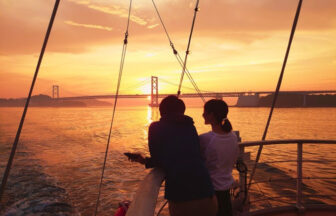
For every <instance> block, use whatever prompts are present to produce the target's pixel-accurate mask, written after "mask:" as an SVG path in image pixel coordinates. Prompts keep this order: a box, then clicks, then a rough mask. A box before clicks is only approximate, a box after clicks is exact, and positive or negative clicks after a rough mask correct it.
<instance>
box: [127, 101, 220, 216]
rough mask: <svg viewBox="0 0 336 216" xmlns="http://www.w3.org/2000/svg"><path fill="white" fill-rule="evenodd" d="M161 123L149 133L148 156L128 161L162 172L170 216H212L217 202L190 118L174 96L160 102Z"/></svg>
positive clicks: (151, 128) (154, 126)
mask: <svg viewBox="0 0 336 216" xmlns="http://www.w3.org/2000/svg"><path fill="white" fill-rule="evenodd" d="M159 109H160V115H161V119H160V121H157V122H153V123H152V124H151V125H150V126H149V130H148V146H149V152H150V155H151V157H150V158H143V157H142V156H140V155H138V156H139V157H136V159H131V160H133V161H137V162H140V163H143V164H145V165H146V167H147V168H150V167H159V168H161V169H162V170H163V171H164V172H165V175H166V177H165V198H166V199H167V200H168V204H169V212H170V215H171V216H198V215H199V216H205V215H206V216H215V215H216V211H217V203H216V199H215V196H214V194H215V193H214V189H213V186H212V183H211V179H210V176H209V173H208V171H207V169H206V167H205V165H204V162H203V160H202V157H201V152H200V143H199V138H198V134H197V131H196V128H195V126H194V122H193V119H192V118H190V117H189V116H186V115H184V111H185V105H184V103H183V101H182V100H181V99H178V98H177V97H176V96H173V95H171V96H168V97H166V98H164V99H163V100H162V102H161V103H160V107H159Z"/></svg>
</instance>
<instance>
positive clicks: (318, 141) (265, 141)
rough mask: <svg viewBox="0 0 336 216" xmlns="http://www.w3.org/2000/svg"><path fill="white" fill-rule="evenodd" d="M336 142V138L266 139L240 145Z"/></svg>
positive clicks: (240, 144)
mask: <svg viewBox="0 0 336 216" xmlns="http://www.w3.org/2000/svg"><path fill="white" fill-rule="evenodd" d="M296 143H306V144H316V143H321V144H336V140H311V139H288V140H264V141H249V142H241V143H239V146H240V147H249V146H259V145H273V144H296Z"/></svg>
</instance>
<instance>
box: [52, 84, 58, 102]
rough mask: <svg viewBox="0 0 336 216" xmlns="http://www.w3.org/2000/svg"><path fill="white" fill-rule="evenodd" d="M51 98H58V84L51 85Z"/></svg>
mask: <svg viewBox="0 0 336 216" xmlns="http://www.w3.org/2000/svg"><path fill="white" fill-rule="evenodd" d="M52 98H53V99H58V98H59V86H58V85H53V86H52Z"/></svg>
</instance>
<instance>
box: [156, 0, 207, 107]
mask: <svg viewBox="0 0 336 216" xmlns="http://www.w3.org/2000/svg"><path fill="white" fill-rule="evenodd" d="M152 3H153V5H154V8H155V11H156V14H157V15H158V17H159V19H160V22H161V25H162V27H163V29H164V31H165V33H166V36H167V38H168V41H169V44H170V46H171V48H172V50H173V53H174V55H175V57H176V59H177V61H178V62H179V64H180V65H181V67H182V68H183V66H184V63H183V60H182V58H181V56H180V54H179V53H178V51H177V50H176V49H175V46H174V43H173V42H172V40H171V38H170V36H169V34H168V31H167V28H166V25H165V24H164V22H163V19H162V17H161V15H160V12H159V10H158V8H157V6H156V4H155V2H154V0H152ZM185 72H186V73H187V76H188V78H189V80H190V82H191V84H192V85H193V87H194V88H195V90H196V92H197V93H198V95H199V96H200V98H201V99H202V100H203V102H204V103H205V99H204V97H203V95H202V92H201V90H200V89H199V88H198V86H197V84H196V82H195V81H194V79H193V77H192V76H191V73H190V72H189V70H188V69H187V67H186V68H185Z"/></svg>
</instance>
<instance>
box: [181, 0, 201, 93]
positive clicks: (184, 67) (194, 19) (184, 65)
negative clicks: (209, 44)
mask: <svg viewBox="0 0 336 216" xmlns="http://www.w3.org/2000/svg"><path fill="white" fill-rule="evenodd" d="M198 4H199V0H197V2H196V6H195V11H194V18H193V21H192V24H191V30H190V35H189V40H188V46H187V50H186V55H185V58H184V61H183V69H182V73H181V78H180V84H179V87H178V90H177V96H180V94H181V86H182V82H183V77H184V73H185V71H186V67H187V59H188V55H189V48H190V44H191V38H192V33H193V31H194V26H195V21H196V16H197V12H198Z"/></svg>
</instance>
